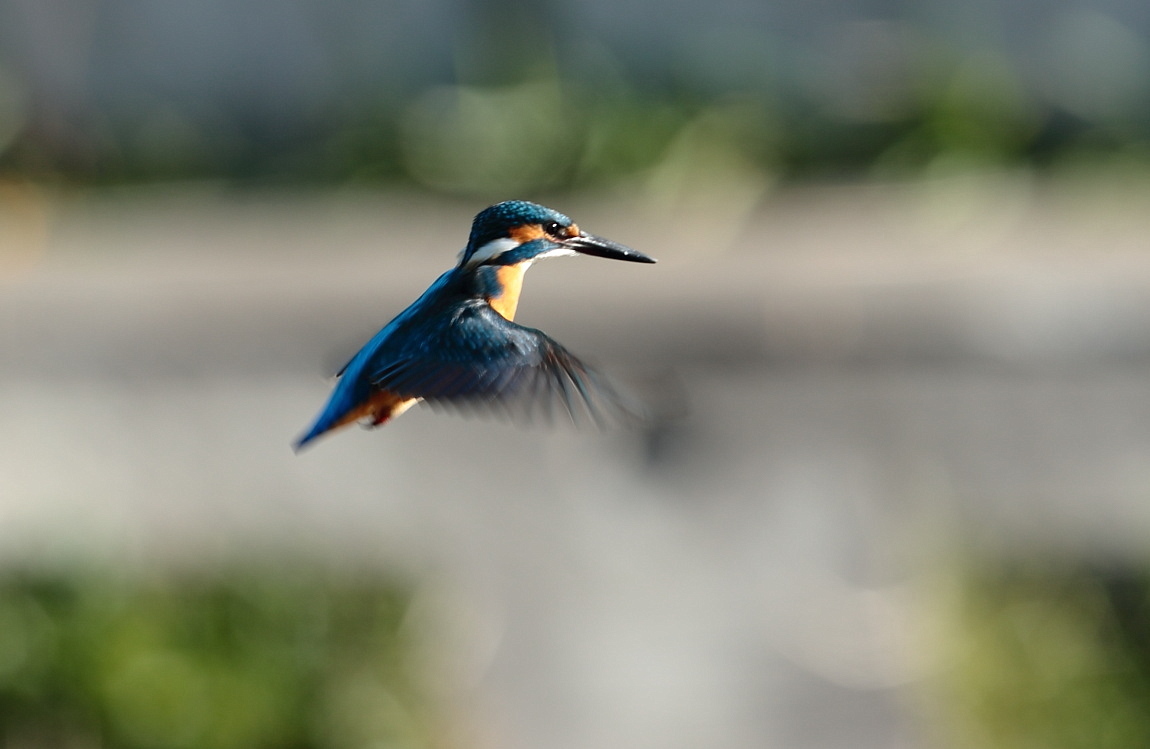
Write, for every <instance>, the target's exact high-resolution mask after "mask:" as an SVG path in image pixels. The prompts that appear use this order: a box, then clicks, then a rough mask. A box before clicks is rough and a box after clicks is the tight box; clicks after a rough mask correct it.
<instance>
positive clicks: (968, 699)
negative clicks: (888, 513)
mask: <svg viewBox="0 0 1150 749" xmlns="http://www.w3.org/2000/svg"><path fill="white" fill-rule="evenodd" d="M952 614H953V619H952V622H953V629H952V630H951V631H949V632H948V633H947V636H946V638H945V640H944V642H943V647H944V650H945V651H946V652H945V662H946V665H947V669H946V671H945V678H944V685H945V693H944V696H943V702H944V704H945V705H946V706H947V711H948V712H949V714H950V715H951V716H952V717H953V718H956V719H957V720H956V722H955V725H954V726H952V731H951V733H952V734H953V736H954V737H955V738H956V741H955V742H953V743H955V744H956V745H958V746H972V747H974V746H977V747H980V748H983V749H999V748H1000V749H1031V748H1034V749H1129V747H1137V746H1150V710H1147V706H1148V705H1150V575H1148V574H1146V573H1145V572H1142V571H1131V570H1124V569H1114V568H1107V569H1081V568H1079V569H1075V568H1068V567H1066V566H1060V565H1058V564H1046V565H1043V566H1037V565H1035V566H1018V567H1010V568H1007V569H997V570H988V569H980V570H978V571H976V572H975V573H974V574H972V575H971V576H970V577H969V578H968V579H967V580H966V582H965V584H964V585H963V586H962V589H961V592H960V595H959V596H958V599H957V607H956V609H955V610H954V611H953V612H952Z"/></svg>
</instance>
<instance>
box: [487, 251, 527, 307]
mask: <svg viewBox="0 0 1150 749" xmlns="http://www.w3.org/2000/svg"><path fill="white" fill-rule="evenodd" d="M528 265H530V263H519V264H518V265H504V266H502V267H500V268H499V269H498V270H496V271H495V277H496V278H497V279H499V295H498V296H493V297H488V299H487V303H488V304H490V305H491V309H493V310H495V311H496V312H498V313H499V314H501V315H503V316H504V317H505V318H507V319H508V320H514V319H515V310H516V309H517V308H518V307H519V292H520V291H522V290H523V274H524V273H526V272H527V266H528Z"/></svg>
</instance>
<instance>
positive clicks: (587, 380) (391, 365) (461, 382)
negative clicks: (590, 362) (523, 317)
mask: <svg viewBox="0 0 1150 749" xmlns="http://www.w3.org/2000/svg"><path fill="white" fill-rule="evenodd" d="M411 332H412V334H411V335H410V336H404V345H402V346H400V347H398V349H395V350H390V351H381V352H379V353H380V354H381V355H380V356H378V357H375V358H374V360H373V361H370V362H365V364H366V366H365V367H364V376H365V377H367V378H368V379H369V380H370V382H371V384H372V386H373V387H375V388H379V389H382V390H387V391H390V392H393V393H396V394H398V395H401V396H403V397H406V398H421V399H422V400H424V401H426V402H428V403H429V404H431V405H433V406H436V405H443V406H453V407H457V408H460V409H461V410H465V411H466V410H476V409H484V410H491V411H495V412H497V413H502V414H506V415H509V416H511V417H527V418H533V417H542V418H543V419H545V420H548V421H549V420H551V418H552V417H553V414H554V413H555V412H556V411H559V412H561V413H566V414H567V415H569V416H570V417H571V419H572V420H573V421H574V422H576V423H580V422H583V421H586V420H591V421H593V422H595V423H597V424H605V423H608V422H612V421H628V420H631V419H633V418H638V417H639V416H640V411H641V409H640V408H639V407H638V404H637V403H635V402H634V401H632V400H631V399H630V398H628V397H627V396H626V395H625V394H623V393H622V392H621V391H620V390H618V389H617V388H616V386H615V385H614V384H613V383H612V382H611V381H610V380H608V379H607V378H606V377H604V376H603V375H601V374H600V373H598V372H596V371H595V370H594V369H592V368H590V367H588V366H587V365H586V364H584V363H583V362H582V361H581V360H579V359H578V358H576V357H575V356H574V355H572V354H571V353H570V352H569V351H567V349H565V348H563V346H561V345H560V344H559V343H557V342H556V341H555V340H553V339H552V338H550V337H548V336H547V335H546V334H544V333H542V332H541V331H539V330H535V329H534V328H527V327H524V326H522V325H518V324H516V323H514V322H511V321H509V320H507V319H506V318H504V317H503V316H502V315H500V314H499V313H498V312H496V311H495V310H493V309H492V308H491V307H490V306H489V305H488V304H487V303H486V302H483V301H480V300H467V301H465V302H462V303H460V304H459V305H458V306H456V307H455V308H454V309H453V310H452V311H451V313H450V314H442V315H435V316H432V317H431V318H429V319H428V320H427V321H426V322H425V323H423V324H421V325H419V326H417V328H416V329H415V330H413V331H411Z"/></svg>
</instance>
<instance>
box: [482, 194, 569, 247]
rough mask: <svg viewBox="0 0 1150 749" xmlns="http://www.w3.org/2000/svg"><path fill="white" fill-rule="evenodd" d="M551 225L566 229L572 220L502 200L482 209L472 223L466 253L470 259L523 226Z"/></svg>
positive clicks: (535, 206) (525, 203)
mask: <svg viewBox="0 0 1150 749" xmlns="http://www.w3.org/2000/svg"><path fill="white" fill-rule="evenodd" d="M549 221H554V222H556V223H558V224H561V225H563V226H568V225H569V224H570V223H571V219H569V218H567V217H566V216H564V215H563V214H562V213H560V212H559V211H553V210H551V209H550V208H548V207H546V206H542V205H539V204H538V203H532V202H530V201H527V200H505V201H503V202H502V203H496V204H495V205H493V206H491V207H489V208H484V209H483V210H482V211H480V212H479V213H478V214H477V215H476V216H475V220H474V221H473V222H471V236H470V237H468V238H467V253H466V254H468V255H470V254H471V253H472V252H474V251H475V250H476V249H477V248H479V247H482V246H483V245H485V244H487V243H488V242H490V241H491V240H493V239H499V238H500V237H506V236H507V233H508V231H509V230H510V229H512V228H514V227H516V226H523V225H524V224H545V223H547V222H549Z"/></svg>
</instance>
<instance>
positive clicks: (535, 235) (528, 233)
mask: <svg viewBox="0 0 1150 749" xmlns="http://www.w3.org/2000/svg"><path fill="white" fill-rule="evenodd" d="M507 236H509V237H511V238H512V239H514V240H515V241H516V242H518V243H519V244H523V243H524V242H530V241H531V240H533V239H540V238H542V237H543V236H544V234H543V227H542V226H540V225H539V224H523V225H522V226H516V227H515V228H513V229H512V230H511V231H509V232H508V233H507Z"/></svg>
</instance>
